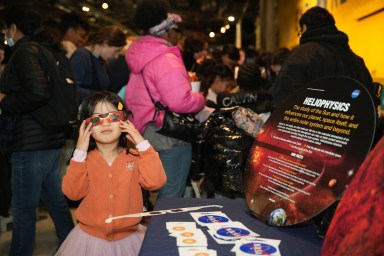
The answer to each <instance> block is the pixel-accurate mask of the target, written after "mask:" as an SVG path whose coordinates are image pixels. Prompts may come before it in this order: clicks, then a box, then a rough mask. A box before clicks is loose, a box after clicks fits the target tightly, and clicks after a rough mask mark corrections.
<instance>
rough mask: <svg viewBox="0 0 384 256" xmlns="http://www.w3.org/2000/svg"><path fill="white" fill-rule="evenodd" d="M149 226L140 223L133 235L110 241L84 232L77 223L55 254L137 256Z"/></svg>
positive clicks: (64, 255)
mask: <svg viewBox="0 0 384 256" xmlns="http://www.w3.org/2000/svg"><path fill="white" fill-rule="evenodd" d="M146 230H147V228H146V227H145V226H143V225H139V228H138V229H137V230H136V232H135V233H133V234H132V235H130V236H128V237H125V238H123V239H120V240H117V241H108V240H105V239H102V238H99V237H95V236H92V235H90V234H88V233H86V232H84V231H83V230H82V229H81V228H80V227H79V225H77V226H76V227H75V228H74V229H73V230H72V231H71V233H69V235H68V236H67V238H66V239H65V241H64V243H63V244H62V245H61V246H60V248H59V250H58V251H57V252H56V254H55V256H73V255H76V256H99V255H100V256H102V255H103V256H105V255H114V256H137V255H139V251H140V248H141V244H142V243H143V240H144V235H145V232H146Z"/></svg>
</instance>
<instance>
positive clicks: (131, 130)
mask: <svg viewBox="0 0 384 256" xmlns="http://www.w3.org/2000/svg"><path fill="white" fill-rule="evenodd" d="M120 129H121V131H122V132H126V133H127V139H129V140H130V141H132V142H133V143H135V145H137V144H139V143H140V142H142V141H144V140H145V139H144V138H143V136H141V134H140V132H139V131H138V130H137V129H136V128H135V126H133V124H132V123H131V122H130V121H129V120H125V121H120Z"/></svg>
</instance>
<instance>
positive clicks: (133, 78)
mask: <svg viewBox="0 0 384 256" xmlns="http://www.w3.org/2000/svg"><path fill="white" fill-rule="evenodd" d="M125 59H126V61H127V63H128V66H129V68H130V70H131V74H130V77H129V82H128V85H127V90H126V94H125V101H126V104H127V106H128V108H129V109H130V110H131V111H132V112H133V116H134V120H133V124H134V125H135V127H136V128H137V129H138V130H139V131H140V132H141V133H143V132H144V130H145V128H146V126H147V124H148V122H150V121H152V120H153V118H154V114H155V106H154V105H153V103H152V101H151V98H150V96H149V94H148V91H149V92H150V93H151V95H152V98H153V99H154V100H155V101H160V102H161V103H162V104H163V105H164V106H167V107H168V108H169V109H170V110H171V111H174V112H178V113H196V112H198V111H200V110H202V109H203V108H204V106H205V99H204V97H203V95H201V94H200V93H196V92H192V90H191V81H190V79H189V77H188V74H187V71H186V69H185V66H184V63H183V59H182V57H181V52H180V49H179V47H178V46H168V44H167V41H165V40H164V39H161V38H157V37H153V36H143V37H141V38H140V39H138V40H137V41H135V42H133V43H132V44H131V46H130V47H129V49H128V51H127V54H126V56H125ZM143 74H144V76H145V82H146V84H147V86H148V91H147V89H146V86H145V84H144V80H143ZM163 114H164V113H161V115H160V116H159V117H158V118H157V119H156V126H157V127H159V126H160V125H161V123H162V119H163Z"/></svg>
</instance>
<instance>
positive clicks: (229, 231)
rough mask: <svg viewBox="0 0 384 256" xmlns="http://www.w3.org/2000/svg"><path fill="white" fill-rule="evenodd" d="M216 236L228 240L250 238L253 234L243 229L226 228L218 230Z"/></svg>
mask: <svg viewBox="0 0 384 256" xmlns="http://www.w3.org/2000/svg"><path fill="white" fill-rule="evenodd" d="M216 234H217V236H219V237H223V238H224V239H225V238H227V239H228V238H238V237H244V236H249V235H250V234H251V232H250V231H249V230H246V229H243V228H237V227H225V228H221V229H218V230H216Z"/></svg>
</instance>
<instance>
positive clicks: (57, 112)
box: [31, 44, 78, 133]
mask: <svg viewBox="0 0 384 256" xmlns="http://www.w3.org/2000/svg"><path fill="white" fill-rule="evenodd" d="M36 45H37V46H38V47H39V57H40V61H41V64H42V66H43V69H44V72H45V74H46V76H47V78H48V81H49V83H51V84H52V85H53V86H52V89H53V91H52V96H51V98H50V100H49V101H48V103H47V104H46V105H44V106H42V107H40V108H38V109H36V110H34V111H32V112H31V114H32V116H33V117H34V118H35V120H36V121H37V122H38V123H39V124H40V125H41V126H43V127H44V128H46V129H49V130H52V131H56V132H63V133H68V131H70V128H71V127H72V126H73V125H74V124H75V123H76V119H77V112H78V97H77V91H76V87H75V84H74V81H73V76H72V70H71V66H70V62H69V59H68V58H67V57H66V56H65V55H64V54H63V53H61V52H58V51H55V50H53V49H48V48H46V47H44V46H42V45H39V44H36Z"/></svg>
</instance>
